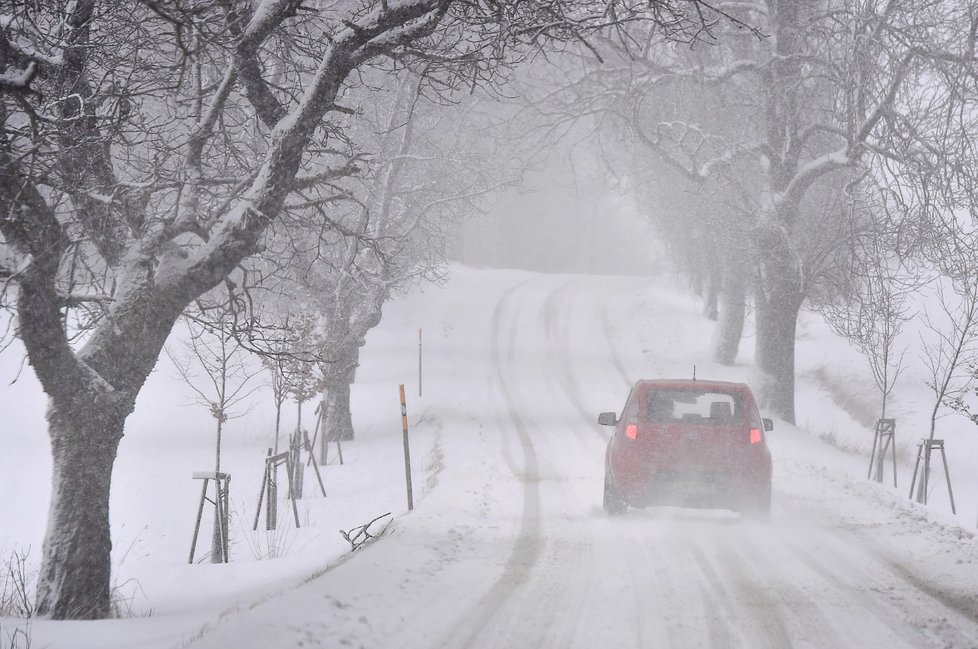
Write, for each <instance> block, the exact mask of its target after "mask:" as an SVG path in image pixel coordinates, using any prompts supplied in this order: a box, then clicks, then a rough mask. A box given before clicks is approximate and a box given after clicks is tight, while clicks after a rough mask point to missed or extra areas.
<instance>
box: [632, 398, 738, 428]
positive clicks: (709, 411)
mask: <svg viewBox="0 0 978 649" xmlns="http://www.w3.org/2000/svg"><path fill="white" fill-rule="evenodd" d="M741 418H742V405H741V399H740V396H739V395H736V394H728V393H725V392H712V391H708V390H700V391H697V390H656V389H652V390H649V391H648V392H647V393H646V395H645V419H646V420H647V421H650V422H654V423H669V422H676V421H683V422H688V423H694V424H703V425H706V426H709V425H713V426H722V425H724V424H728V423H731V422H733V421H737V420H740V419H741Z"/></svg>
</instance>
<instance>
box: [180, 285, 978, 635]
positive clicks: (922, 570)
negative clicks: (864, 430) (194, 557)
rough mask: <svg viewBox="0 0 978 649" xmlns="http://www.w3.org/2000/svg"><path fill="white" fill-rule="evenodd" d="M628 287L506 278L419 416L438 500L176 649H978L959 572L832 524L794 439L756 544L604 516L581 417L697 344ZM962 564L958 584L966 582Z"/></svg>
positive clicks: (692, 525)
mask: <svg viewBox="0 0 978 649" xmlns="http://www.w3.org/2000/svg"><path fill="white" fill-rule="evenodd" d="M641 281H642V280H639V279H634V280H627V281H624V282H622V281H620V280H619V281H617V282H616V281H611V280H609V279H603V278H594V277H581V278H571V277H566V276H554V277H536V278H533V279H530V280H525V278H519V279H518V281H514V283H513V284H512V285H510V286H508V287H506V288H505V290H502V291H500V292H499V293H498V294H486V295H483V296H482V301H481V307H480V310H479V312H478V313H473V312H471V310H470V309H469V307H470V303H466V304H465V305H464V306H463V305H456V308H454V309H449V311H447V312H446V314H443V317H445V318H446V319H447V320H448V325H446V330H448V329H453V330H456V331H459V332H461V330H463V329H464V338H465V340H466V341H467V345H468V347H467V348H466V349H467V350H469V351H467V352H466V353H465V354H464V359H463V358H462V356H463V354H461V353H460V352H458V350H454V351H453V349H452V348H451V346H450V345H449V344H448V342H446V343H445V345H444V351H443V353H444V357H443V358H441V360H440V361H435V362H434V364H433V367H434V369H435V370H437V369H438V368H439V367H440V368H441V369H443V370H444V371H445V376H446V377H448V378H445V379H444V380H443V381H442V382H441V383H438V381H437V380H432V381H431V387H430V388H427V387H426V389H430V390H431V392H432V393H439V392H440V393H441V394H443V395H445V399H446V403H435V402H434V401H432V402H431V403H430V404H429V405H427V406H426V410H425V413H424V416H425V418H426V420H427V421H428V422H429V423H430V422H432V421H434V422H440V425H441V432H440V433H439V435H438V443H437V448H438V449H439V451H438V452H439V454H440V455H439V457H440V458H441V459H440V461H439V463H438V466H437V467H436V468H435V469H432V475H431V476H430V478H431V479H432V480H436V481H437V486H436V487H435V488H434V489H433V490H432V491H431V493H430V494H429V496H428V497H427V498H426V499H425V500H423V501H422V502H421V503H420V505H419V507H418V509H417V510H416V511H415V512H413V513H412V514H410V515H405V516H403V517H402V518H400V519H399V520H398V524H397V529H396V531H395V533H394V534H393V535H391V536H389V537H387V538H385V539H383V540H382V541H380V542H378V543H375V544H373V545H372V546H370V547H369V548H368V549H366V550H365V551H363V552H361V553H358V554H356V555H354V556H352V557H351V558H350V559H349V560H345V561H342V562H340V563H339V564H338V565H334V566H333V567H332V568H331V569H330V570H328V571H327V572H326V573H325V574H324V575H322V576H319V577H317V578H315V579H312V580H310V581H309V582H308V583H307V584H305V585H303V586H302V587H300V588H299V589H297V590H294V591H292V592H288V593H286V594H285V595H282V596H277V597H275V598H273V599H271V600H270V601H267V602H264V603H260V604H256V605H255V606H254V607H253V608H251V609H248V610H236V611H231V612H229V614H228V615H226V616H225V618H224V619H223V620H222V621H221V622H220V623H216V624H215V625H213V627H212V628H209V629H207V630H205V632H203V633H202V636H201V637H200V638H199V640H198V641H197V642H195V643H193V644H191V645H190V646H194V647H230V646H241V647H244V646H249V647H250V646H256V647H257V646H276V647H292V646H295V647H298V646H312V647H318V646H321V647H341V646H349V647H368V648H375V647H376V648H380V647H391V648H401V647H409V648H415V647H417V648H421V647H425V648H427V647H432V648H444V649H468V648H471V649H476V648H479V649H482V648H485V649H488V648H492V647H500V648H503V647H506V648H527V649H530V648H543V647H553V648H558V647H559V648H566V647H582V648H585V647H586V648H588V649H599V648H603V647H609V648H610V647H615V648H627V647H636V648H638V647H675V648H683V649H685V648H692V647H711V648H724V647H745V648H747V647H750V648H763V647H771V648H777V649H783V648H785V647H826V648H830V647H831V648H833V649H835V648H842V647H853V648H860V649H873V648H877V647H879V648H881V649H882V648H887V649H896V648H901V647H955V648H958V647H962V648H963V647H978V612H976V609H975V602H974V599H973V597H968V595H969V593H968V592H967V591H968V588H967V587H965V588H964V589H962V588H960V582H959V587H958V588H957V590H955V589H953V588H952V589H948V588H945V586H944V584H943V581H942V577H941V570H947V569H948V568H947V566H948V565H950V566H952V568H951V569H953V565H954V564H955V562H958V563H961V560H960V559H955V557H953V556H950V557H947V556H945V557H941V558H940V561H938V562H937V563H935V564H926V563H925V560H926V559H927V556H926V555H921V553H920V552H916V553H911V552H907V553H905V554H904V553H901V551H900V548H899V543H890V542H889V541H892V540H893V539H890V538H888V537H887V534H888V532H887V529H888V528H886V526H885V525H876V526H875V527H874V526H873V525H870V524H867V525H862V524H853V522H852V517H851V516H850V517H849V518H847V517H846V515H844V513H842V514H840V513H839V512H838V511H837V510H836V509H837V505H838V503H840V502H843V501H844V502H849V501H851V499H852V497H864V496H865V494H864V493H863V492H864V491H865V490H867V489H872V488H871V487H868V486H860V485H856V486H855V487H853V486H852V485H851V484H849V485H848V486H846V482H845V480H843V479H840V478H839V477H838V476H837V475H836V474H834V473H832V472H823V471H821V469H820V468H819V467H818V466H817V465H816V464H813V463H811V461H810V459H809V457H810V456H811V455H812V454H813V453H814V452H815V451H813V448H814V447H813V445H815V444H817V443H816V442H813V441H812V440H811V439H810V438H808V437H806V436H804V435H803V434H802V433H800V432H799V431H796V430H794V429H792V428H790V427H787V426H781V427H779V429H778V430H776V431H775V432H774V433H773V434H772V437H771V445H772V452H773V454H774V457H775V467H776V468H775V483H774V507H773V515H772V522H771V523H770V524H749V523H742V522H741V521H739V519H738V517H737V516H736V515H735V514H727V513H724V512H698V511H688V510H674V509H650V510H644V511H640V510H631V511H630V512H629V514H628V515H627V516H626V517H624V518H622V519H609V518H608V517H606V516H605V515H604V513H603V512H602V511H601V509H600V489H601V483H602V477H603V466H602V460H603V451H604V446H605V443H606V439H607V438H606V435H607V431H605V430H604V429H602V428H600V427H599V426H597V425H596V423H595V420H596V414H597V412H598V411H599V410H608V409H618V408H620V406H621V404H622V403H623V402H624V399H625V396H626V395H627V390H628V386H629V385H630V383H631V381H632V380H633V379H636V378H638V377H640V376H656V375H668V374H679V375H682V376H685V375H687V374H688V373H689V372H691V370H692V367H691V364H692V362H693V361H691V360H690V358H689V356H688V353H687V352H686V351H685V350H688V349H689V348H690V345H691V343H690V340H693V341H694V342H695V339H697V338H700V339H701V338H702V337H703V335H704V332H708V330H709V329H708V326H706V325H705V324H704V326H703V330H702V331H699V330H691V329H690V327H689V326H688V325H686V324H684V321H680V320H678V319H677V320H676V321H675V322H672V321H670V320H669V318H672V317H675V316H673V315H671V314H672V313H673V312H672V311H671V310H670V309H669V308H667V306H664V305H654V304H651V305H650V304H646V305H642V306H643V309H644V310H642V311H641V316H639V314H638V311H637V309H638V306H636V305H635V304H634V300H633V299H632V297H631V296H634V295H635V293H636V292H637V290H638V288H639V287H640V284H639V283H640V282H641ZM630 282H633V283H630ZM650 313H651V314H653V315H655V314H658V315H659V316H660V317H659V318H658V319H656V321H655V322H652V323H650V334H649V337H648V338H646V339H636V338H635V337H632V336H624V335H622V332H626V331H627V332H634V331H636V330H641V328H640V327H636V326H635V324H634V322H633V321H632V320H631V319H632V318H637V317H642V318H646V319H647V318H648V317H649V314H650ZM453 317H457V318H460V319H461V318H464V325H463V323H462V322H461V321H460V322H452V321H451V320H452V318H453ZM623 322H628V323H631V324H629V326H628V327H624V326H623V325H622V323H623ZM472 323H481V324H480V327H481V328H479V329H476V330H473V324H472ZM652 325H654V326H652ZM653 333H654V336H653ZM459 337H460V338H461V337H463V336H461V335H460V336H459ZM452 339H453V338H452V337H448V340H449V341H450V340H452ZM439 363H440V364H441V365H439ZM463 363H464V367H461V368H460V367H459V365H460V364H463ZM449 368H453V371H454V374H453V373H452V371H449ZM706 369H707V370H708V369H710V368H709V367H708V366H707V367H706ZM701 371H705V370H703V369H702V366H701ZM714 371H715V372H719V371H720V370H718V369H716V368H714ZM728 371H730V372H733V374H730V375H729V378H739V377H746V374H745V373H746V371H747V370H746V368H743V367H741V368H734V369H732V370H728ZM718 378H728V376H720V377H718ZM474 389H480V390H482V391H483V392H484V395H483V397H482V399H481V401H480V402H479V403H477V404H472V403H469V402H468V400H470V399H472V394H473V392H472V390H474ZM453 399H454V401H452V400H453ZM843 489H848V490H849V491H850V492H853V493H855V495H854V496H853V495H852V493H849V494H848V495H846V494H841V493H840V492H841V490H843ZM850 496H851V497H850ZM904 512H905V509H900V508H897V509H896V510H894V511H893V512H892V515H894V516H898V515H904ZM971 544H972V545H973V541H972V542H971ZM914 547H919V544H918V545H915V546H914ZM935 547H942V548H944V550H943V551H945V553H946V551H947V549H946V547H944V546H935ZM952 550H953V547H952ZM973 560H974V556H973V553H972V555H969V556H968V557H966V561H964V563H963V565H962V566H961V568H960V569H961V570H970V571H971V572H974V566H973V564H971V561H973ZM968 583H970V584H975V583H978V581H976V580H974V578H971V581H970V582H966V586H967V584H968ZM970 594H971V595H973V594H974V590H971V591H970ZM310 602H312V603H313V604H312V605H310Z"/></svg>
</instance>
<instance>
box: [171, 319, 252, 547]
mask: <svg viewBox="0 0 978 649" xmlns="http://www.w3.org/2000/svg"><path fill="white" fill-rule="evenodd" d="M187 332H188V337H187V338H186V339H185V340H184V341H183V342H182V345H181V346H182V347H183V352H180V351H176V350H175V349H173V348H171V347H170V346H166V347H164V349H165V351H166V354H167V356H169V358H170V360H171V361H172V362H173V365H174V367H176V368H177V372H178V373H179V374H180V378H181V379H182V380H183V382H184V383H186V384H187V385H188V386H189V387H190V389H191V390H192V391H193V392H194V395H195V399H194V400H195V402H196V403H199V404H201V405H204V406H206V407H207V409H208V410H209V411H210V413H211V416H212V417H213V418H214V421H215V426H216V430H215V446H214V475H215V480H214V534H213V537H212V539H213V540H212V543H211V562H213V563H220V562H222V561H223V560H224V559H225V558H226V555H227V547H228V538H227V535H228V512H227V510H226V509H225V508H224V503H225V502H227V495H226V494H224V493H222V489H223V486H222V484H223V483H222V481H221V480H220V479H218V478H217V476H218V475H219V474H220V473H221V442H222V437H223V433H224V424H226V423H227V422H228V421H229V420H231V419H236V418H238V417H241V416H244V415H245V414H247V413H248V412H249V411H250V410H251V405H249V406H247V407H243V408H241V409H239V406H242V405H243V404H244V402H245V401H246V400H247V399H248V398H249V397H250V396H251V395H252V394H253V393H254V392H255V390H256V389H258V387H259V386H257V385H254V384H253V381H252V379H254V378H255V376H256V375H257V374H258V372H259V368H258V367H255V366H253V365H249V364H248V362H247V361H246V360H245V358H244V357H243V354H244V352H243V350H242V348H241V346H240V345H239V344H238V341H237V340H236V339H235V338H234V336H233V335H232V334H231V332H230V327H225V326H220V327H217V328H214V327H211V326H205V325H201V324H199V323H195V322H194V321H193V320H188V321H187ZM198 368H199V369H200V370H203V376H201V375H200V374H198V372H197V371H196V370H197V369H198ZM252 405H253V404H252Z"/></svg>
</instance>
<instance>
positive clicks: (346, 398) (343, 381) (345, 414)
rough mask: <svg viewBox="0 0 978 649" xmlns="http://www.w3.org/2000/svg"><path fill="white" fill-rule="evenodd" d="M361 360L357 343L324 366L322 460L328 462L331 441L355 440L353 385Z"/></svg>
mask: <svg viewBox="0 0 978 649" xmlns="http://www.w3.org/2000/svg"><path fill="white" fill-rule="evenodd" d="M359 360H360V348H359V346H355V347H353V348H352V349H349V350H346V351H345V352H344V353H341V354H340V355H339V358H338V359H337V361H335V362H334V363H331V364H330V366H328V369H327V368H323V386H324V387H323V401H324V403H325V411H324V412H323V415H322V417H323V419H322V424H323V429H322V431H321V432H322V438H323V441H322V446H321V447H320V449H321V450H320V457H321V462H323V463H325V462H326V456H327V453H328V450H327V447H328V446H329V442H332V441H335V440H341V441H348V440H352V439H353V436H354V435H353V414H352V408H351V407H350V386H351V385H352V384H353V380H354V377H355V375H356V367H357V363H358V362H359Z"/></svg>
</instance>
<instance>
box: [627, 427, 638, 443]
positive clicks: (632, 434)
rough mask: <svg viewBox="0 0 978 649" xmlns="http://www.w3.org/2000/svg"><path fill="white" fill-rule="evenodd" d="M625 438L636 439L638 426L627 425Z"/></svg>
mask: <svg viewBox="0 0 978 649" xmlns="http://www.w3.org/2000/svg"><path fill="white" fill-rule="evenodd" d="M625 436H626V437H628V438H629V439H638V426H637V425H636V424H628V426H626V427H625Z"/></svg>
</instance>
